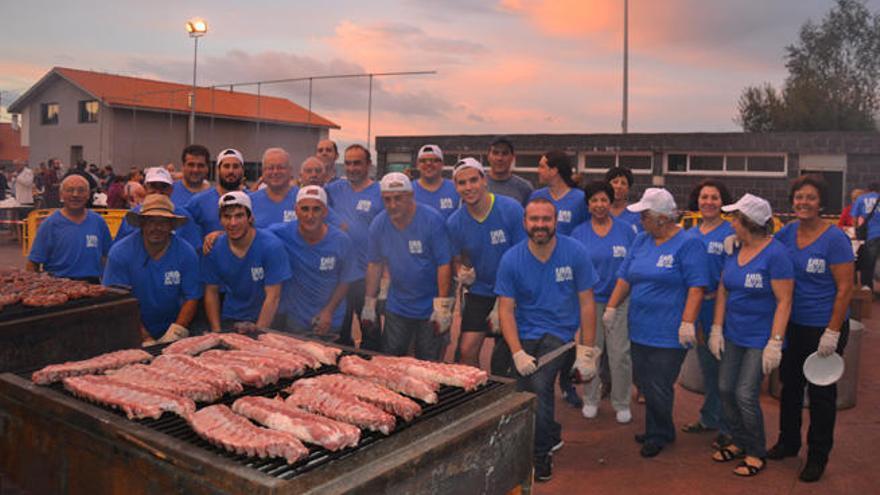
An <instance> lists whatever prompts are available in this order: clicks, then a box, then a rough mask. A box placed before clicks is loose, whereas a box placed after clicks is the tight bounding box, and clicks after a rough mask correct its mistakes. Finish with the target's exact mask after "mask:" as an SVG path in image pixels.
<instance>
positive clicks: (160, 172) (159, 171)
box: [144, 167, 174, 185]
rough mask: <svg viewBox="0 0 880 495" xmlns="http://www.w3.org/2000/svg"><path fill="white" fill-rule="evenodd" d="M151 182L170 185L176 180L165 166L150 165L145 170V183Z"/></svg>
mask: <svg viewBox="0 0 880 495" xmlns="http://www.w3.org/2000/svg"><path fill="white" fill-rule="evenodd" d="M150 182H163V183H165V184H169V185H173V184H174V180H172V179H171V174H170V173H168V171H167V170H165V168H164V167H150V168H148V169H147V170H145V171H144V184H148V183H150Z"/></svg>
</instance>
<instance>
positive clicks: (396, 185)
mask: <svg viewBox="0 0 880 495" xmlns="http://www.w3.org/2000/svg"><path fill="white" fill-rule="evenodd" d="M412 190H413V188H412V182H411V181H410V180H409V177H407V176H406V174H404V173H401V172H391V173H387V174H385V177H382V181H381V182H379V191H381V192H383V193H384V192H412Z"/></svg>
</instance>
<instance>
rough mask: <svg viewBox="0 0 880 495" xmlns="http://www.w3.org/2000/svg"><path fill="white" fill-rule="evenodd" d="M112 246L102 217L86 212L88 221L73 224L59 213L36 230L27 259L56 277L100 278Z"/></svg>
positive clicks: (54, 214)
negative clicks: (102, 262) (105, 257)
mask: <svg viewBox="0 0 880 495" xmlns="http://www.w3.org/2000/svg"><path fill="white" fill-rule="evenodd" d="M112 243H113V239H112V238H111V237H110V230H109V229H108V228H107V223H106V222H105V221H104V219H103V218H101V215H98V214H97V213H95V212H93V211H91V210H86V218H85V219H83V221H82V222H80V223H74V222H72V221H70V220H69V219H68V218H67V217H65V216H64V215H62V214H61V210H56V211H55V212H54V213H52V214H51V215H49V217H48V218H46V219H45V220H43V223H41V224H40V227H39V228H38V229H37V236H36V238H35V239H34V244H33V246H31V252H30V254H28V259H29V260H30V261H32V262H34V263H41V264H43V265H45V269H46V271H47V272H49V273H51V274H52V275H54V276H56V277H70V278H86V277H100V276H101V272H103V270H104V269H103V267H102V266H101V258H103V257H104V256H107V253H108V252H109V250H110V245H111V244H112Z"/></svg>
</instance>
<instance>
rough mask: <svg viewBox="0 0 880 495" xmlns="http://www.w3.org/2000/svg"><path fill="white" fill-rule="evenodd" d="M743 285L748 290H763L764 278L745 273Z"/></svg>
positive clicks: (759, 275)
mask: <svg viewBox="0 0 880 495" xmlns="http://www.w3.org/2000/svg"><path fill="white" fill-rule="evenodd" d="M743 285H744V286H745V287H746V288H749V289H763V288H764V277H762V276H761V274H760V273H746V281H745V283H744V284H743Z"/></svg>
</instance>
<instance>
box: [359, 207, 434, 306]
mask: <svg viewBox="0 0 880 495" xmlns="http://www.w3.org/2000/svg"><path fill="white" fill-rule="evenodd" d="M450 258H451V251H450V247H449V237H448V236H447V234H446V225H445V224H444V222H443V217H442V216H441V215H440V214H439V213H437V210H435V209H434V208H431V207H430V206H425V205H422V204H418V203H416V212H415V215H414V216H413V218H412V220H411V221H410V222H409V225H407V226H406V227H404V228H403V229H402V230H398V229H397V227H395V226H394V224H392V223H391V219H390V218H389V217H388V213H386V212H385V211H383V212H382V213H379V215H378V216H376V218H375V219H374V220H373V223H371V224H370V249H369V260H370V263H385V266H387V267H388V270H389V272H390V273H391V286H390V287H389V288H388V302H387V304H386V307H387V308H388V311H391V312H392V313H394V314H396V315H398V316H403V317H405V318H415V319H421V320H424V319H427V318H429V317H430V316H431V312H432V311H433V309H434V305H433V300H434V298H435V297H437V267H439V266H441V265H445V264H447V263H449V260H450Z"/></svg>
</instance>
